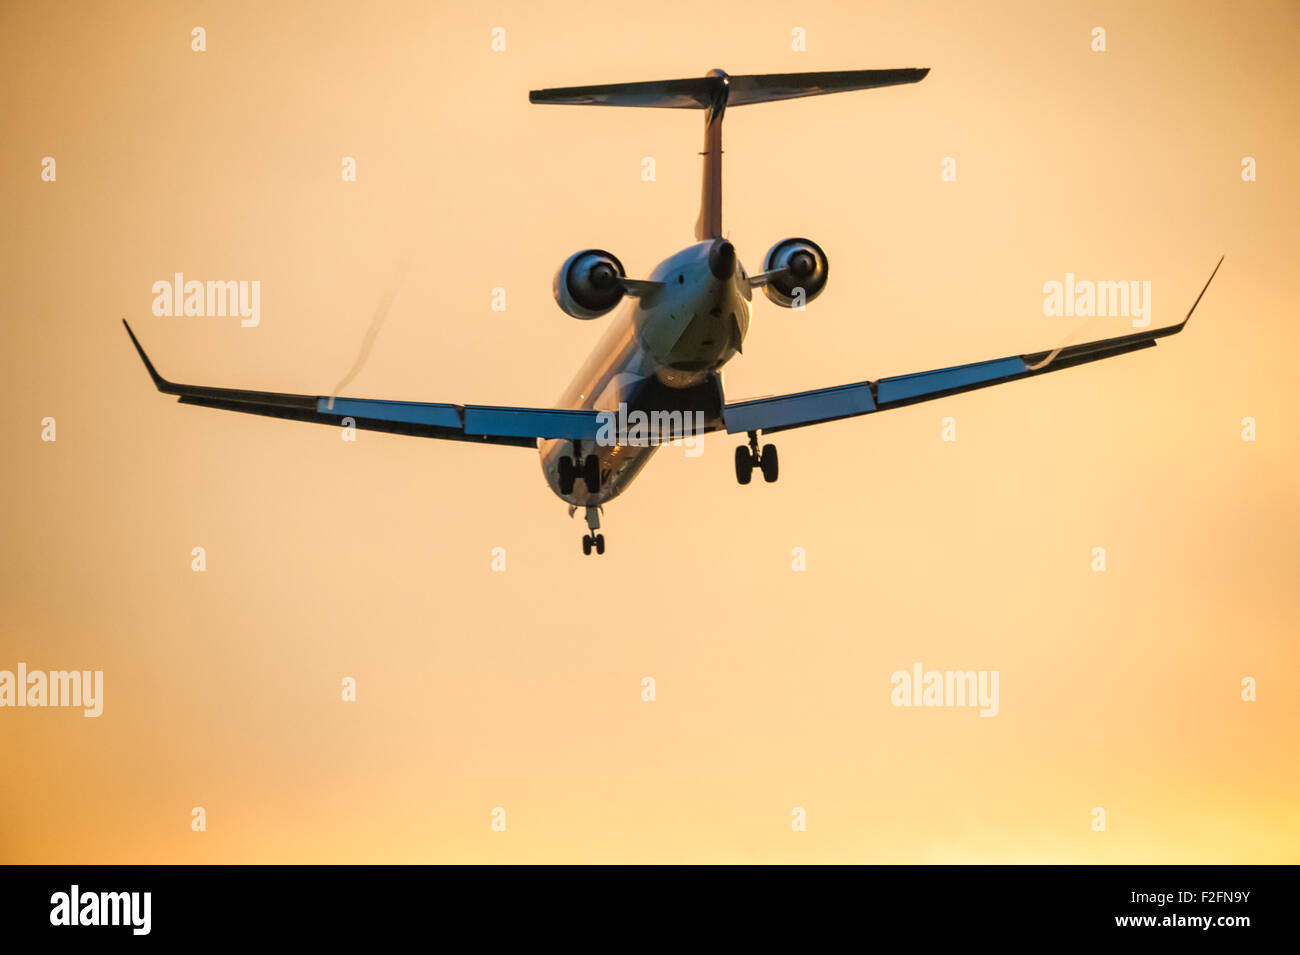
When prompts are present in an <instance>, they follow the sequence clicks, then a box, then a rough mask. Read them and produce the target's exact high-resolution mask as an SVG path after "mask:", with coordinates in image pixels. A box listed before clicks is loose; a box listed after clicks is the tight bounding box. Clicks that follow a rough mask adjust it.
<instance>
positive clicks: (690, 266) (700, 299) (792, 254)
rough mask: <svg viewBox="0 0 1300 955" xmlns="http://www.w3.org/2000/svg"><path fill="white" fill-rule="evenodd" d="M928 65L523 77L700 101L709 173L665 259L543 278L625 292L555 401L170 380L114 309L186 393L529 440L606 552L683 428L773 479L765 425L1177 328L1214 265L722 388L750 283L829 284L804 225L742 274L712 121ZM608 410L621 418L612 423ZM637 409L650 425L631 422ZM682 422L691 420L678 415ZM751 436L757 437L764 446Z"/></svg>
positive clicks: (283, 413) (607, 259)
mask: <svg viewBox="0 0 1300 955" xmlns="http://www.w3.org/2000/svg"><path fill="white" fill-rule="evenodd" d="M929 72H930V71H929V69H890V70H846V71H831V72H815V73H762V74H750V75H738V76H729V75H727V74H726V73H725V72H723V71H722V70H711V71H710V72H708V73H707V74H705V75H704V76H703V77H697V78H687V79H676V80H656V81H649V82H634V83H615V84H610V85H597V86H571V87H560V88H555V89H541V90H532V91H531V92H530V93H529V96H528V98H529V101H530V102H532V103H542V104H565V105H585V106H629V107H653V108H666V109H693V110H703V111H704V151H703V156H704V171H703V181H702V186H701V195H700V208H699V215H698V218H697V220H696V223H695V239H696V242H695V243H694V244H693V245H689V246H687V247H686V248H684V249H682V250H681V251H680V252H677V253H675V254H674V255H672V256H669V257H668V258H667V259H664V261H663V262H661V263H660V264H659V265H658V266H657V267H656V268H655V269H654V270H653V271H652V272H651V273H650V277H649V278H648V279H630V278H628V277H627V273H626V271H625V269H624V268H623V263H622V262H620V261H619V260H618V258H617V257H616V256H614V255H613V254H611V253H609V252H606V251H604V250H602V249H596V248H592V249H584V250H581V251H579V252H575V253H574V254H573V255H571V256H569V257H568V258H567V259H565V260H564V262H563V264H562V265H561V266H560V268H559V269H558V271H557V272H556V273H555V279H554V283H553V288H552V292H553V294H554V296H555V301H556V303H557V304H558V305H559V307H560V308H561V309H562V310H563V311H564V312H565V313H566V314H568V315H570V316H571V317H573V318H576V319H580V320H583V321H590V320H593V319H598V318H601V317H602V316H605V315H608V314H609V313H610V312H611V311H614V310H615V308H616V307H617V306H620V305H622V306H623V307H622V308H621V309H619V311H618V314H617V315H616V316H615V317H614V318H612V319H611V320H610V323H609V327H608V329H607V330H606V332H605V334H604V336H603V337H602V338H601V340H600V342H599V344H598V345H597V347H596V349H595V350H594V351H593V352H592V353H591V355H590V357H589V358H588V360H587V361H586V363H585V364H584V365H583V366H582V368H581V369H580V370H579V371H578V374H577V376H576V377H575V378H574V379H573V381H572V382H571V384H570V385H569V387H568V389H567V390H565V392H564V393H563V394H562V395H561V396H560V399H559V401H558V402H557V406H556V407H553V408H514V407H502V406H491V405H467V404H466V405H462V404H437V403H428V402H413V401H383V400H376V399H369V398H340V397H334V396H332V395H331V396H312V395H294V394H282V393H277V392H266V391H246V390H240V389H234V388H211V387H205V386H198V385H187V384H178V383H176V382H172V381H169V380H168V379H166V378H163V377H162V376H161V375H159V374H158V372H157V370H156V369H155V368H154V366H153V363H152V362H151V361H150V360H149V357H148V355H146V354H145V351H144V348H143V347H142V346H141V345H140V342H139V340H138V339H136V337H135V333H134V332H132V331H131V327H130V325H129V324H127V323H126V320H125V319H123V324H124V325H126V329H127V334H128V335H130V337H131V341H132V343H133V344H134V345H135V348H136V351H137V352H139V355H140V358H141V360H142V361H143V362H144V365H145V368H146V369H147V370H148V372H149V375H150V377H151V378H152V379H153V383H154V385H155V386H156V387H157V389H158V390H159V391H161V392H163V393H164V394H169V395H177V396H179V400H180V402H181V403H182V404H191V405H200V406H203V407H208V408H220V409H225V410H227V411H238V412H244V413H249V414H258V415H270V416H273V417H279V418H289V419H293V420H297V421H313V422H318V423H322V424H331V425H336V426H338V425H344V426H347V425H349V424H350V425H351V426H352V427H355V428H358V429H363V430H370V431H383V432H389V433H393V434H408V435H417V436H420V437H426V438H442V439H448V440H453V441H471V442H479V443H482V444H496V445H508V446H515V447H526V448H533V449H534V450H537V451H538V452H539V453H540V456H541V466H542V473H543V475H544V476H545V479H546V482H547V484H548V485H549V486H550V488H551V490H552V491H553V492H554V493H555V494H556V495H557V496H558V497H559V498H560V499H561V500H563V501H565V502H566V503H567V504H568V505H569V516H570V517H572V516H573V514H574V513H575V512H576V510H577V508H579V507H581V508H584V509H585V516H586V523H587V533H585V534H584V535H583V538H582V550H583V553H584V554H588V555H589V554H591V553H592V552H593V551H594V552H595V553H597V554H603V553H604V552H605V536H604V534H601V533H599V530H600V515H601V511H602V507H603V505H605V504H607V503H608V502H610V501H612V500H613V499H614V498H616V497H618V496H619V495H620V494H622V493H623V492H624V491H626V490H627V488H628V487H629V486H630V485H631V483H632V481H633V480H634V479H635V478H636V476H637V475H638V474H639V473H640V472H641V470H642V469H643V468H644V467H645V466H646V464H647V463H648V462H649V460H650V458H651V457H652V456H653V454H654V452H655V451H656V450H657V449H658V447H659V446H660V445H661V444H663V443H667V442H668V441H670V440H671V441H680V440H682V439H683V438H684V437H686V438H689V437H691V436H692V435H694V434H707V433H713V432H725V433H727V434H744V435H746V436H747V438H748V442H747V444H741V445H739V446H738V447H736V449H735V469H736V480H737V481H738V482H739V483H740V484H748V483H749V482H750V480H751V478H752V476H753V472H754V470H755V469H757V470H759V471H760V472H761V473H762V475H763V479H764V481H767V482H773V481H776V480H777V477H778V473H779V468H778V457H777V451H776V447H775V446H774V445H772V444H770V443H768V444H761V437H762V436H764V435H771V434H775V433H778V432H781V431H785V430H789V429H791V428H802V427H806V426H808V425H813V424H819V423H822V422H826V421H836V420H840V419H843V418H849V417H854V416H857V415H864V414H871V413H874V412H877V411H887V410H889V409H891V408H901V407H904V406H906V405H911V404H916V403H917V402H922V401H931V400H933V399H936V398H943V397H947V396H949V395H954V394H959V393H961V392H965V391H971V390H974V389H976V388H984V387H988V386H990V385H997V384H1002V383H1004V382H1009V381H1016V380H1019V379H1022V378H1030V377H1034V376H1036V375H1042V374H1046V373H1048V372H1051V371H1058V370H1060V369H1063V368H1072V367H1074V366H1076V365H1081V364H1085V363H1087V362H1093V361H1098V360H1100V359H1103V358H1111V357H1114V356H1117V355H1123V354H1127V353H1128V352H1132V351H1137V350H1139V349H1143V348H1149V347H1151V346H1154V345H1155V344H1156V341H1157V339H1159V338H1163V337H1164V336H1167V335H1173V334H1176V333H1177V332H1180V331H1182V330H1183V328H1184V326H1186V324H1187V322H1188V320H1189V319H1190V318H1191V316H1192V312H1193V311H1195V310H1196V306H1197V305H1198V304H1200V301H1201V298H1202V297H1203V296H1204V295H1205V292H1206V290H1207V289H1208V288H1209V287H1210V282H1211V281H1213V280H1214V276H1215V274H1217V273H1218V270H1219V265H1222V264H1223V259H1222V257H1220V259H1219V263H1218V264H1217V265H1215V267H1214V271H1213V272H1212V273H1211V274H1210V278H1209V280H1207V281H1206V283H1205V286H1204V288H1202V289H1201V294H1200V295H1198V296H1197V297H1196V301H1195V302H1194V303H1193V304H1192V307H1191V309H1190V310H1189V311H1188V312H1187V316H1186V317H1185V318H1184V319H1183V320H1182V321H1181V322H1180V323H1178V324H1177V325H1169V326H1165V327H1163V328H1156V329H1151V330H1144V331H1140V332H1136V333H1133V334H1129V335H1122V336H1119V337H1116V338H1107V339H1102V340H1098V341H1092V342H1087V343H1085V344H1080V345H1069V346H1063V347H1059V348H1055V349H1052V350H1049V351H1040V352H1032V353H1028V354H1022V355H1012V356H1009V357H1006V358H998V359H994V360H991V361H979V362H974V363H972V364H967V365H957V366H954V367H950V368H939V369H935V370H932V371H923V372H919V373H915V374H910V375H900V376H896V377H891V378H879V379H875V380H871V381H862V382H855V383H851V384H845V385H838V386H834V387H829V388H819V389H815V390H812V391H804V392H799V393H796V394H786V395H775V396H771V397H764V398H756V399H751V400H745V401H735V402H731V401H728V400H727V398H726V396H725V394H724V392H723V387H722V375H721V372H722V368H723V366H724V365H726V363H727V362H728V361H730V360H731V359H732V358H733V357H735V356H736V355H737V354H740V352H741V349H742V347H743V344H744V340H745V336H746V334H747V332H748V330H749V321H750V305H751V300H752V293H753V291H754V290H755V289H759V288H761V289H762V290H763V292H764V294H765V295H766V296H767V297H768V299H770V300H771V301H772V302H773V303H775V304H776V305H778V306H780V307H783V308H802V307H803V306H805V305H806V304H807V303H809V302H811V301H812V300H813V299H815V298H817V296H818V295H820V294H821V292H822V291H823V290H824V289H825V288H826V282H827V279H828V277H829V268H830V265H829V262H828V260H827V257H826V253H825V252H824V251H823V250H822V248H821V246H819V245H818V244H817V243H816V242H814V241H812V240H811V239H807V238H801V237H793V238H787V239H782V240H780V241H779V242H777V243H775V244H774V245H773V246H772V247H771V248H770V249H769V250H768V252H767V254H766V255H765V256H764V258H763V268H762V270H761V271H759V272H757V273H755V274H752V275H751V274H749V273H748V272H746V270H745V268H744V266H743V265H742V264H741V263H740V261H739V259H738V258H737V256H736V249H735V246H733V245H732V243H731V242H730V240H729V239H728V238H727V237H726V236H725V235H724V234H723V231H722V120H723V116H724V114H725V113H726V110H727V109H728V108H730V107H737V106H748V105H750V104H754V103H768V102H773V101H777V100H786V99H795V98H798V97H804V96H819V95H823V94H827V93H841V92H848V91H851V90H866V89H875V88H879V87H887V86H900V85H905V84H911V83H917V82H919V81H920V80H922V79H924V78H925V76H926V75H927V74H928V73H929ZM615 411H619V412H620V414H621V415H622V416H621V417H620V418H619V419H618V420H619V422H620V426H619V428H618V429H615V428H613V427H612V426H611V415H612V414H613V413H614V412H615ZM637 412H641V413H642V415H643V417H644V418H648V419H650V420H652V421H653V422H655V424H656V425H657V427H654V428H647V429H643V430H641V431H638V430H637V429H636V428H633V429H631V430H632V431H637V433H636V434H629V429H628V428H627V427H626V422H627V421H629V420H632V418H633V417H634V416H635V414H636V413H637ZM688 422H691V423H693V424H690V425H688ZM760 444H761V446H760Z"/></svg>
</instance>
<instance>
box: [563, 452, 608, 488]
mask: <svg viewBox="0 0 1300 955" xmlns="http://www.w3.org/2000/svg"><path fill="white" fill-rule="evenodd" d="M573 451H574V457H576V456H577V455H578V446H577V444H576V443H575V444H574V447H573ZM574 457H570V456H569V455H567V454H565V455H562V456H561V457H560V464H559V467H560V473H559V478H560V493H561V494H572V493H573V484H574V482H575V481H577V479H578V478H579V477H581V478H582V481H583V483H584V484H586V485H587V493H588V494H595V493H596V492H598V491H599V490H600V458H598V457H596V455H594V454H589V455H587V456H586V457H585V458H583V460H582V471H581V473H579V471H578V468H577V466H576V465H575V464H574Z"/></svg>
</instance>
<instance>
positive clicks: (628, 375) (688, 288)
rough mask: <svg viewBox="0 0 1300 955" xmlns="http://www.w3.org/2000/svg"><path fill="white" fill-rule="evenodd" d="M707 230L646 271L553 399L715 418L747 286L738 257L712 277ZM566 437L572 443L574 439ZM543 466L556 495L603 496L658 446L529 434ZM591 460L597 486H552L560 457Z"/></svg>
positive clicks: (744, 322) (738, 340) (744, 320)
mask: <svg viewBox="0 0 1300 955" xmlns="http://www.w3.org/2000/svg"><path fill="white" fill-rule="evenodd" d="M718 241H720V240H716V239H710V240H706V241H704V242H698V243H696V244H695V245H692V246H689V247H687V248H685V249H683V250H682V251H680V252H678V253H677V254H676V255H673V256H671V257H670V258H667V259H665V260H664V261H663V262H661V263H660V264H659V266H658V267H657V268H656V269H655V270H654V272H653V273H651V275H650V279H651V280H652V281H655V282H660V283H662V286H663V287H662V288H659V289H656V290H655V291H654V292H651V293H649V294H647V295H643V296H642V297H641V298H633V297H630V296H629V297H628V298H626V299H625V300H624V302H623V303H622V304H621V305H620V306H619V308H618V310H617V311H616V312H615V313H614V314H613V316H612V317H611V318H610V319H609V321H610V327H609V329H608V330H607V331H606V332H605V334H604V336H603V337H602V338H601V340H600V342H599V344H597V346H596V348H595V350H594V351H593V352H592V353H591V356H590V357H589V358H588V359H587V361H586V362H585V363H584V364H583V366H582V369H581V370H580V371H579V372H578V374H577V376H576V377H575V378H574V379H573V381H572V383H571V384H570V385H569V387H568V388H567V389H566V390H565V392H564V393H563V394H562V395H561V396H560V400H559V406H560V407H562V408H576V409H588V410H595V411H610V412H618V410H619V407H620V405H622V406H623V407H624V408H625V409H626V410H627V411H636V410H640V411H644V412H646V413H650V412H671V411H682V412H687V413H695V412H698V413H699V414H702V415H704V416H705V418H706V419H707V420H708V422H709V424H710V425H711V426H716V425H717V422H718V415H719V413H720V411H721V398H722V393H721V386H720V383H719V381H718V374H717V373H718V370H719V369H720V368H721V367H722V366H723V365H724V364H726V363H727V361H728V360H730V359H731V357H732V356H733V355H735V354H736V353H737V352H738V351H739V350H740V348H741V345H742V343H743V341H744V338H745V335H746V333H747V332H748V331H749V313H750V311H749V310H750V297H751V291H750V286H749V280H748V277H747V276H746V274H745V270H744V268H743V267H741V265H740V262H739V261H738V260H737V261H736V264H735V269H734V270H733V271H732V274H731V275H730V276H728V277H726V278H722V279H719V278H717V277H715V275H714V273H713V271H712V270H711V268H710V265H709V252H710V249H711V248H712V247H713V246H714V244H715V243H716V242H718ZM575 444H578V445H580V447H576V448H575ZM538 447H539V449H540V452H541V460H542V472H543V474H545V476H546V481H547V483H548V484H550V486H551V490H553V491H554V492H555V493H556V495H558V496H559V497H560V498H562V499H563V500H565V501H567V502H568V503H570V504H573V505H576V506H596V505H600V504H604V503H605V502H606V501H610V500H612V499H614V498H615V497H617V496H618V495H619V494H621V493H622V492H623V491H624V490H625V489H626V488H627V486H628V485H629V484H630V483H631V482H632V479H633V478H634V477H636V475H637V474H638V473H639V472H640V470H641V469H642V468H643V467H645V465H646V463H647V462H648V461H649V460H650V456H651V455H652V454H654V452H655V450H657V445H656V444H650V445H648V446H635V445H633V444H630V443H627V442H619V441H582V442H574V441H571V440H567V439H549V440H542V441H539V442H538ZM589 454H595V455H597V456H598V457H599V459H600V470H601V482H600V490H599V491H597V492H596V493H595V494H591V493H589V492H588V491H587V487H586V483H585V482H584V481H583V480H582V479H581V478H579V479H578V481H577V483H576V484H575V485H574V488H573V492H572V493H571V494H564V493H562V492H561V490H560V480H559V460H560V458H561V457H562V456H564V455H569V456H572V457H573V459H574V460H575V461H577V462H581V461H582V460H583V459H584V458H585V457H586V456H587V455H589Z"/></svg>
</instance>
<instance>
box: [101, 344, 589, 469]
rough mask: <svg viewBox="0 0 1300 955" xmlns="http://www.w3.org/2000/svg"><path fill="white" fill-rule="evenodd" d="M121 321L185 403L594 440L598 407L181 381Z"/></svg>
mask: <svg viewBox="0 0 1300 955" xmlns="http://www.w3.org/2000/svg"><path fill="white" fill-rule="evenodd" d="M122 324H123V325H126V333H127V334H128V335H130V336H131V343H132V344H133V345H135V350H136V351H137V352H139V353H140V359H141V360H142V361H143V362H144V367H145V368H146V369H147V370H148V372H149V377H150V378H152V379H153V383H154V385H155V386H156V387H157V388H158V390H159V391H161V392H162V393H163V394H167V395H178V396H179V397H180V402H181V404H187V405H202V406H203V407H205V408H221V409H223V410H226V411H240V412H243V413H245V414H258V415H269V416H270V417H273V418H289V419H292V420H294V421H314V422H316V423H318V424H332V425H336V426H337V425H342V423H343V419H344V418H351V419H352V420H353V422H354V424H353V426H354V427H356V428H359V429H361V430H364V431H387V432H389V433H391V434H409V435H416V436H418V437H424V438H443V439H446V440H451V441H474V442H478V443H479V444H502V445H513V446H517V447H522V448H534V449H535V448H536V447H537V440H538V439H539V438H569V439H573V438H582V439H585V440H594V439H595V437H596V431H597V426H598V425H597V420H596V414H597V413H596V412H595V411H576V410H568V409H563V408H506V407H497V406H492V405H455V404H432V403H425V402H418V401H380V400H376V399H372V398H330V397H328V396H324V395H291V394H284V393H280V392H273V391H244V390H241V389H238V388H209V387H205V386H202V385H183V384H178V383H176V382H173V381H168V380H167V379H166V378H164V377H163V376H162V375H160V374H158V371H157V369H155V368H154V366H153V362H151V361H150V360H149V356H148V355H146V354H145V352H144V349H143V348H141V347H140V342H139V341H138V340H137V339H136V337H135V333H134V332H133V331H131V326H130V325H128V324H127V323H126V320H125V319H124V320H123V321H122Z"/></svg>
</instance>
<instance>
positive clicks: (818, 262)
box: [763, 239, 830, 308]
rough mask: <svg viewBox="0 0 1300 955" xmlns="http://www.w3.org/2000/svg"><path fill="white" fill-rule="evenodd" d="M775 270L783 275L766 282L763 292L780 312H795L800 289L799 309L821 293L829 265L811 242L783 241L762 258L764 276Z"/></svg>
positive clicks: (821, 252) (805, 240)
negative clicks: (790, 310) (784, 309)
mask: <svg viewBox="0 0 1300 955" xmlns="http://www.w3.org/2000/svg"><path fill="white" fill-rule="evenodd" d="M777 269H784V270H785V271H784V272H782V273H781V274H780V275H776V276H773V277H772V278H770V279H768V281H767V284H766V285H764V286H763V291H764V292H765V293H766V294H767V297H768V298H770V299H771V300H772V301H773V302H775V303H776V304H777V305H780V306H781V307H782V308H794V307H795V305H796V302H795V297H796V295H797V292H798V290H799V289H802V290H803V297H802V301H801V302H799V303H798V304H802V305H807V304H808V303H809V302H811V301H812V300H813V299H815V298H816V297H817V296H818V295H820V294H821V293H822V289H824V288H826V278H827V276H828V275H829V274H830V263H829V262H828V261H827V259H826V253H825V252H823V251H822V247H821V246H820V245H818V244H817V243H816V242H814V241H813V240H812V239H782V240H781V241H780V242H778V243H777V244H776V245H774V246H772V248H770V249H768V250H767V255H766V256H764V257H763V271H764V272H772V271H775V270H777Z"/></svg>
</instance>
